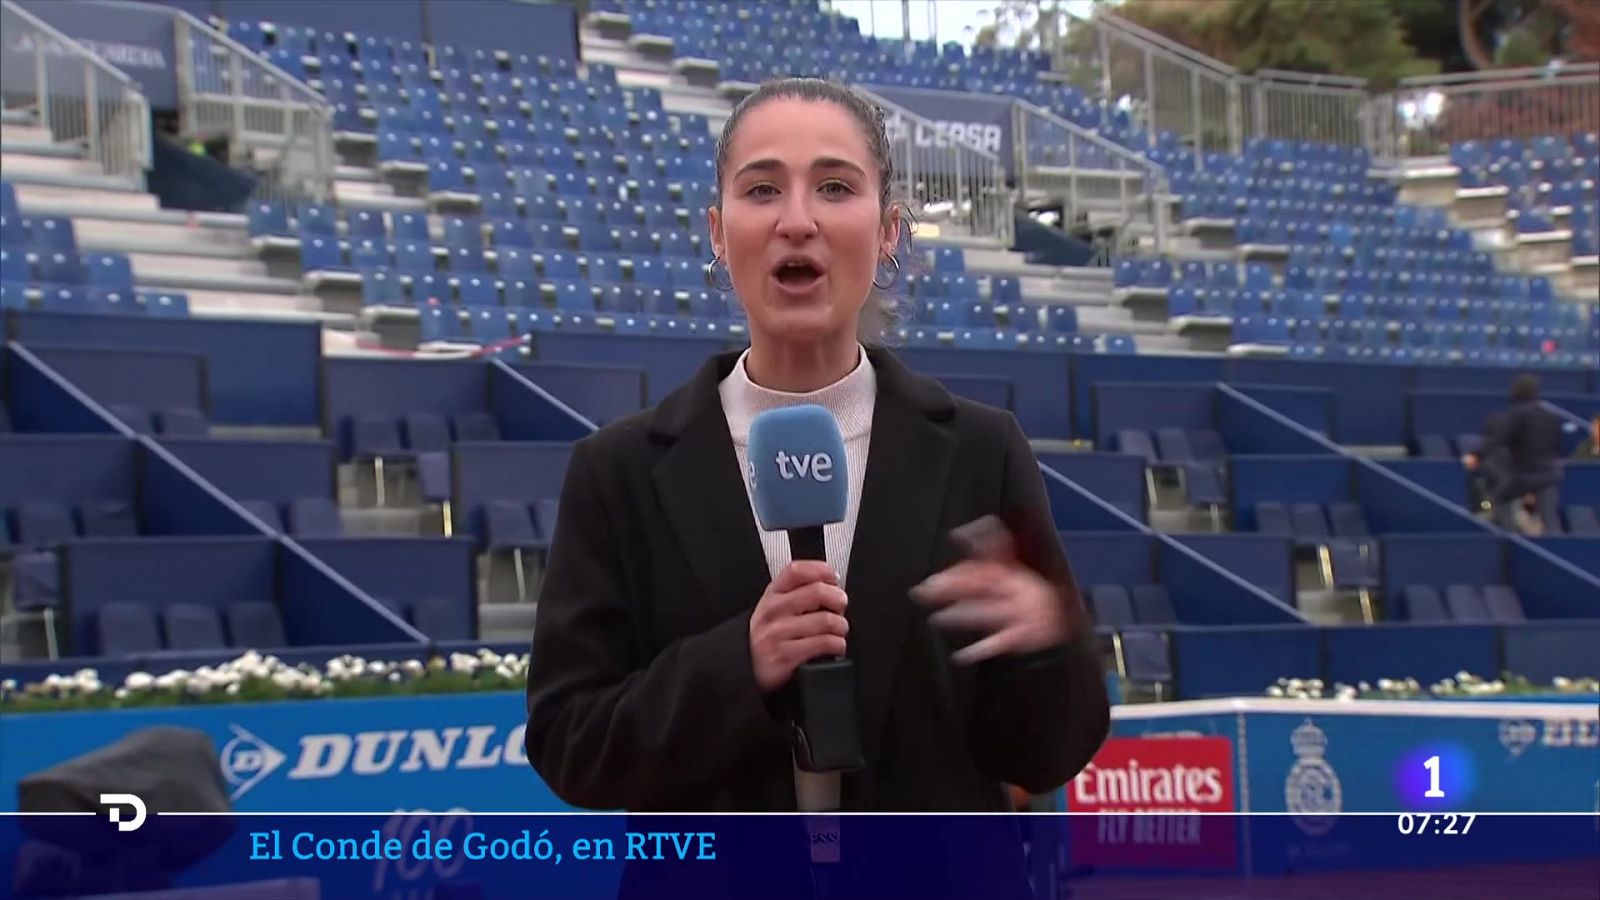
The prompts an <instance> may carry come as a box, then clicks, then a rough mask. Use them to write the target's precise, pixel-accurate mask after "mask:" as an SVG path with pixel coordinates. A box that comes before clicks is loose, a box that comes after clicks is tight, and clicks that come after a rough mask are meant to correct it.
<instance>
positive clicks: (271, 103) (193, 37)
mask: <svg viewBox="0 0 1600 900" xmlns="http://www.w3.org/2000/svg"><path fill="white" fill-rule="evenodd" d="M172 26H173V43H174V45H175V48H176V50H175V55H176V56H177V60H178V103H179V106H180V113H181V117H182V121H183V126H182V127H183V131H184V134H185V135H186V136H188V137H198V138H201V139H210V138H214V137H217V136H219V135H226V136H227V138H228V146H229V152H230V162H231V163H232V164H233V165H234V166H236V167H243V168H251V169H254V170H256V171H257V172H258V173H259V174H260V175H261V177H262V184H261V189H260V190H258V195H261V194H267V195H273V196H282V197H293V198H302V199H309V200H324V199H327V197H328V196H329V195H330V194H331V192H332V180H333V168H334V151H333V107H332V105H330V104H329V103H328V101H327V100H326V99H324V98H323V96H322V95H321V94H319V93H317V92H316V91H314V90H312V89H311V87H310V86H308V85H307V84H305V83H304V82H302V81H300V80H299V79H297V78H295V77H294V76H292V75H290V74H289V73H287V72H285V71H283V70H282V69H280V68H278V67H277V66H275V65H273V64H272V63H270V62H267V61H266V60H265V59H262V58H261V57H260V56H258V55H256V54H254V53H252V52H251V51H250V50H248V49H247V48H245V47H244V46H243V45H242V44H240V43H238V42H237V41H235V40H233V39H232V38H230V37H228V36H227V35H225V34H222V33H220V32H218V31H215V30H213V29H212V28H210V27H209V26H207V25H206V24H205V23H204V22H201V21H200V20H199V19H196V18H195V17H194V16H191V15H189V14H188V13H185V12H183V11H181V10H173V20H172Z"/></svg>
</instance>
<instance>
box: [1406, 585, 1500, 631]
mask: <svg viewBox="0 0 1600 900" xmlns="http://www.w3.org/2000/svg"><path fill="white" fill-rule="evenodd" d="M1403 593H1404V597H1405V604H1406V618H1408V619H1410V620H1411V621H1413V622H1435V623H1438V622H1463V623H1475V624H1507V623H1513V622H1524V621H1527V616H1526V615H1525V614H1524V612H1523V609H1522V601H1521V599H1520V598H1518V597H1517V592H1516V590H1515V589H1513V588H1511V587H1510V586H1508V585H1504V584H1489V585H1482V586H1479V585H1471V584H1452V585H1448V586H1446V587H1445V588H1444V593H1443V595H1442V596H1441V594H1440V589H1439V588H1438V587H1436V586H1433V585H1407V586H1406V588H1405V590H1404V592H1403Z"/></svg>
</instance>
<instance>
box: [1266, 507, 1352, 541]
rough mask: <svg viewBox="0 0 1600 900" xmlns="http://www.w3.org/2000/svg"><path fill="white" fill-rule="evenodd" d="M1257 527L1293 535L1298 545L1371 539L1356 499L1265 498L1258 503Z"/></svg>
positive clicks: (1277, 533) (1267, 531) (1275, 532)
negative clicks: (1284, 500) (1287, 501)
mask: <svg viewBox="0 0 1600 900" xmlns="http://www.w3.org/2000/svg"><path fill="white" fill-rule="evenodd" d="M1255 519H1256V530H1257V531H1259V532H1262V533H1263V534H1276V535H1282V536H1284V537H1292V538H1294V541H1295V543H1296V545H1298V546H1303V547H1321V546H1328V545H1330V544H1333V543H1338V542H1345V543H1354V544H1362V543H1366V542H1368V541H1370V540H1371V539H1372V532H1371V531H1369V530H1368V529H1367V518H1366V514H1365V513H1363V512H1362V511H1361V505H1360V504H1359V503H1356V502H1355V501H1353V500H1335V501H1333V502H1331V503H1328V504H1327V505H1325V506H1324V505H1323V504H1321V503H1304V502H1303V503H1290V504H1287V505H1286V504H1284V503H1281V502H1278V501H1276V500H1263V501H1262V502H1260V503H1257V504H1256V505H1255Z"/></svg>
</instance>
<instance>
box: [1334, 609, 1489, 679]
mask: <svg viewBox="0 0 1600 900" xmlns="http://www.w3.org/2000/svg"><path fill="white" fill-rule="evenodd" d="M1323 651H1324V653H1325V657H1324V658H1325V660H1326V666H1327V668H1326V669H1325V672H1326V675H1324V678H1325V679H1326V680H1328V681H1342V682H1344V683H1345V684H1356V683H1357V682H1361V681H1367V682H1374V683H1375V682H1377V680H1378V679H1380V678H1396V679H1399V678H1415V679H1417V680H1418V681H1420V682H1422V683H1423V684H1425V685H1426V684H1431V683H1433V682H1436V681H1439V680H1440V679H1444V678H1454V677H1455V675H1456V673H1457V672H1461V671H1466V672H1471V673H1474V674H1476V675H1478V676H1480V677H1484V678H1493V677H1495V676H1497V675H1499V674H1500V670H1501V662H1500V635H1499V632H1498V630H1497V629H1496V628H1494V627H1492V626H1487V625H1433V626H1424V625H1410V624H1404V623H1392V624H1382V625H1351V626H1342V627H1335V628H1325V629H1323Z"/></svg>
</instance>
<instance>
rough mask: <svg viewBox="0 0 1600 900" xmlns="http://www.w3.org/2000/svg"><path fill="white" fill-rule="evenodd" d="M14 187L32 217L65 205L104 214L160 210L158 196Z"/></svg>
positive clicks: (22, 184)
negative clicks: (40, 208) (37, 210)
mask: <svg viewBox="0 0 1600 900" xmlns="http://www.w3.org/2000/svg"><path fill="white" fill-rule="evenodd" d="M6 180H8V181H10V180H11V176H10V173H9V172H8V173H6ZM13 183H14V185H15V187H16V191H17V203H18V205H19V206H21V207H22V208H23V209H24V210H26V211H29V214H30V215H36V214H37V213H33V212H32V210H33V209H34V208H35V207H60V206H63V205H66V206H72V207H80V208H84V209H94V210H98V211H100V212H108V211H112V210H138V211H155V210H156V209H158V203H157V201H156V197H155V195H154V194H146V193H133V192H131V191H123V190H105V189H103V188H96V187H72V186H63V185H59V184H44V183H39V182H32V181H26V180H18V181H15V182H13Z"/></svg>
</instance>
